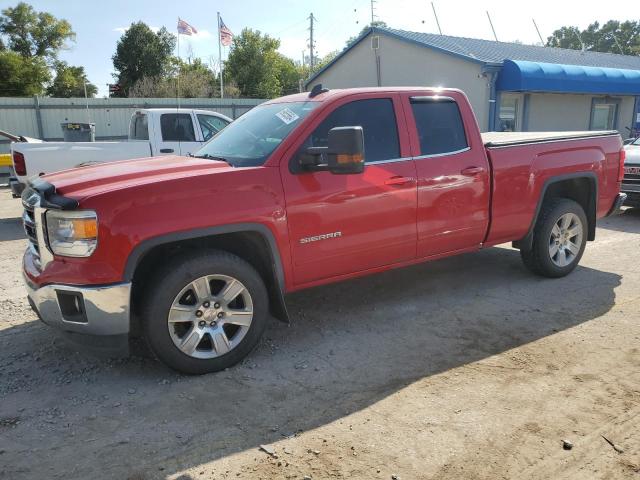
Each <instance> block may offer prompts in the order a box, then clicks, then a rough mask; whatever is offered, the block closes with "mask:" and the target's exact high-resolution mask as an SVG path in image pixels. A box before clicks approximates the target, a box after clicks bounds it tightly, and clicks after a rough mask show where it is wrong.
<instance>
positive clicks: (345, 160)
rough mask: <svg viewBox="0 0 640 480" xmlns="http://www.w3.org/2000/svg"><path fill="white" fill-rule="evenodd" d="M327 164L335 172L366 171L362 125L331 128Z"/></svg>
mask: <svg viewBox="0 0 640 480" xmlns="http://www.w3.org/2000/svg"><path fill="white" fill-rule="evenodd" d="M327 150H328V151H327V166H328V167H329V171H330V172H331V173H335V174H348V173H362V172H363V171H364V133H363V131H362V127H335V128H332V129H331V130H329V146H328V148H327Z"/></svg>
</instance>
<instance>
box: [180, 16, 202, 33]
mask: <svg viewBox="0 0 640 480" xmlns="http://www.w3.org/2000/svg"><path fill="white" fill-rule="evenodd" d="M180 33H181V34H182V35H195V34H196V33H198V30H196V28H195V27H192V26H191V25H189V24H188V23H187V22H185V21H184V20H182V19H181V18H178V34H180Z"/></svg>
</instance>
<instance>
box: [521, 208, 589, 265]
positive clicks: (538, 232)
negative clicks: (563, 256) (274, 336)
mask: <svg viewBox="0 0 640 480" xmlns="http://www.w3.org/2000/svg"><path fill="white" fill-rule="evenodd" d="M567 213H573V214H575V215H576V216H577V217H578V218H579V219H580V222H581V223H582V238H581V244H580V249H579V251H578V253H577V254H576V255H575V257H574V258H573V260H572V261H571V263H569V264H568V265H566V266H558V265H557V264H556V263H554V261H553V260H552V258H551V255H550V253H549V242H550V239H551V231H552V229H553V227H554V225H555V224H556V222H558V220H559V219H560V218H561V217H562V216H563V215H565V214H567ZM587 236H588V222H587V215H586V214H585V213H584V209H583V208H582V207H581V206H580V204H578V203H577V202H575V201H573V200H570V199H568V198H554V199H551V200H549V201H547V202H545V204H544V205H543V206H542V209H541V210H540V214H539V216H538V220H537V221H536V225H535V227H534V230H533V244H532V248H531V250H520V256H521V257H522V261H523V262H524V264H525V266H526V267H527V268H528V269H529V270H531V271H532V272H533V273H535V274H537V275H540V276H543V277H549V278H559V277H564V276H565V275H568V274H569V273H571V272H572V271H573V269H575V268H576V266H577V265H578V263H579V262H580V259H581V258H582V254H583V253H584V249H585V247H586V245H587Z"/></svg>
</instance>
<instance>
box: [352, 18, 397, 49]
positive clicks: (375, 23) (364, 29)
mask: <svg viewBox="0 0 640 480" xmlns="http://www.w3.org/2000/svg"><path fill="white" fill-rule="evenodd" d="M386 26H387V22H383V21H382V20H374V21H373V22H371V23H370V24H368V25H365V26H364V27H362V30H360V33H359V34H358V35H356V36H355V37H351V38H349V40H347V43H346V45H345V48H346V47H349V45H351V44H352V43H353V42H355V41H356V40H357V39H359V38H360V36H361V35H364V33H365V32H367V31H369V29H370V28H371V27H383V28H384V27H386Z"/></svg>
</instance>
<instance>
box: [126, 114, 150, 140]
mask: <svg viewBox="0 0 640 480" xmlns="http://www.w3.org/2000/svg"><path fill="white" fill-rule="evenodd" d="M129 138H130V139H131V140H149V123H148V119H147V116H146V115H145V114H144V113H136V114H135V115H134V116H133V118H132V119H131V125H130V127H129Z"/></svg>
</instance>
